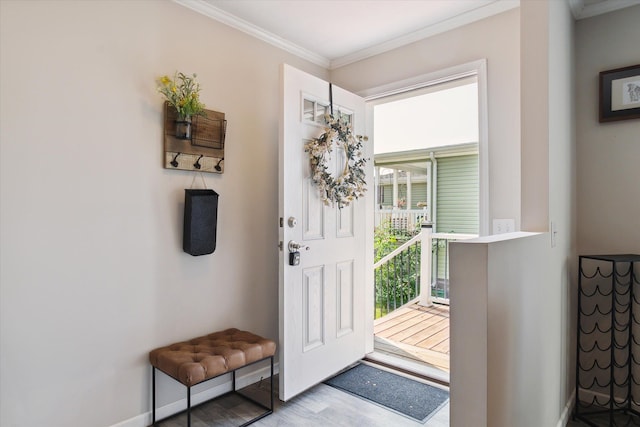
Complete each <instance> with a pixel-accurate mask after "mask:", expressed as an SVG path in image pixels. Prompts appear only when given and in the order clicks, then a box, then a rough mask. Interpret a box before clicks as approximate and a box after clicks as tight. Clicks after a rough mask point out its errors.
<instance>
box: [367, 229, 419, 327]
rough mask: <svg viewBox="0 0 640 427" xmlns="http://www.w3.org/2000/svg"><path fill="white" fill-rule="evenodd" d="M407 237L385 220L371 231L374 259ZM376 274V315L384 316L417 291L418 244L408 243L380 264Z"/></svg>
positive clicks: (376, 260)
mask: <svg viewBox="0 0 640 427" xmlns="http://www.w3.org/2000/svg"><path fill="white" fill-rule="evenodd" d="M406 239H407V236H406V235H405V233H400V234H399V233H398V231H397V230H395V229H394V228H393V227H392V226H391V221H389V220H387V221H385V222H383V223H382V224H380V226H378V227H377V228H376V230H375V233H374V262H378V261H379V260H381V259H382V258H384V257H385V256H386V255H388V254H390V253H391V252H393V251H394V250H395V249H396V248H398V247H399V246H400V245H402V244H403V243H404V242H405V241H406ZM374 274H375V318H376V319H377V318H379V317H382V316H384V315H385V314H387V313H389V312H391V311H393V310H394V309H396V308H398V307H400V306H402V305H403V304H406V303H407V302H409V301H411V300H412V299H414V298H416V297H417V296H418V294H419V291H420V289H419V287H420V243H419V242H418V243H416V244H413V245H411V246H409V247H408V248H407V249H406V250H405V251H403V252H402V253H401V254H399V255H398V256H396V257H395V258H393V259H392V260H390V261H389V262H387V263H385V264H383V265H381V266H380V267H378V268H377V269H376V271H375V272H374Z"/></svg>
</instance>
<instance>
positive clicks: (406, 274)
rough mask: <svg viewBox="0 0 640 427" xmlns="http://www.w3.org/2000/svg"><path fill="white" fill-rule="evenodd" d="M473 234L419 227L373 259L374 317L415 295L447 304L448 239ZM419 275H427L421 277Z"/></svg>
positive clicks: (422, 300)
mask: <svg viewBox="0 0 640 427" xmlns="http://www.w3.org/2000/svg"><path fill="white" fill-rule="evenodd" d="M474 237H477V235H474V234H456V233H432V232H431V228H430V226H428V227H423V228H422V229H421V231H420V232H419V233H418V234H417V235H416V236H414V237H412V238H411V239H410V240H408V241H407V242H405V243H404V244H402V245H401V246H399V247H398V248H397V249H395V250H394V251H393V252H391V253H389V254H388V255H386V256H384V257H383V258H381V259H380V260H379V261H378V262H376V263H375V264H374V266H373V267H374V278H375V317H376V318H378V317H382V316H384V315H386V314H388V313H390V312H392V311H393V310H395V309H396V308H399V307H401V306H402V305H404V304H406V303H408V302H409V301H412V300H414V299H416V298H419V303H420V304H422V305H430V304H431V303H432V302H438V303H443V304H449V242H452V241H455V240H464V239H472V238H474ZM426 248H428V249H426ZM423 249H426V250H423ZM428 254H431V256H429V255H428ZM423 255H424V256H423ZM423 277H429V278H430V279H429V280H422V278H423Z"/></svg>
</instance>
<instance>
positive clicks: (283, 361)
mask: <svg viewBox="0 0 640 427" xmlns="http://www.w3.org/2000/svg"><path fill="white" fill-rule="evenodd" d="M281 92H282V99H281V103H282V104H281V110H280V138H279V139H280V153H279V163H280V164H279V166H280V176H279V190H280V194H279V201H280V204H279V206H280V212H279V214H280V218H281V219H280V241H281V242H282V250H281V252H280V287H279V315H280V319H279V321H280V328H279V335H280V360H279V363H280V365H279V371H280V374H279V375H280V399H281V400H285V401H286V400H288V399H290V398H291V397H293V396H295V395H297V394H299V393H300V392H302V391H304V390H306V389H308V388H309V387H311V386H313V385H315V384H317V383H319V382H321V381H322V380H324V379H326V378H327V377H329V376H331V375H333V374H334V373H336V372H338V371H340V370H342V369H343V368H345V367H347V366H349V365H350V364H352V363H353V362H356V361H357V360H359V359H361V358H362V357H363V356H364V354H365V343H366V334H365V332H366V329H367V328H366V325H365V323H366V319H368V318H369V317H370V318H371V319H372V314H371V316H368V314H369V312H371V313H373V305H370V306H369V307H367V304H366V303H365V295H366V288H365V285H366V281H367V277H368V276H369V275H368V274H367V271H366V268H367V264H368V263H369V259H370V257H368V256H367V255H366V236H365V232H366V226H365V223H369V221H368V220H366V219H365V218H366V217H367V215H366V206H365V205H366V204H367V203H368V202H369V201H371V200H372V196H371V195H369V196H367V197H364V198H360V199H359V200H357V201H355V202H352V203H351V204H350V205H349V206H347V207H344V208H342V209H338V207H337V206H325V205H324V204H323V202H322V199H321V198H320V197H319V193H318V189H317V187H316V185H315V184H314V183H313V181H312V180H311V172H310V166H309V157H308V153H306V152H305V151H304V145H305V143H307V142H309V141H311V140H312V139H313V138H316V137H318V136H320V135H321V134H322V133H323V132H324V118H323V115H324V113H325V112H329V109H330V102H329V84H328V83H327V82H325V81H323V80H321V79H318V78H317V77H314V76H312V75H310V74H307V73H304V72H302V71H300V70H297V69H295V68H293V67H290V66H288V65H285V64H283V65H282V68H281ZM333 108H334V113H335V114H338V112H340V113H341V114H346V115H349V116H350V118H351V123H352V124H353V126H354V127H353V131H354V133H355V134H360V135H362V134H364V130H365V125H364V118H365V113H364V108H365V107H364V100H363V99H362V98H360V97H358V96H356V95H354V94H352V93H349V92H347V91H345V90H343V89H340V88H338V87H335V86H334V87H333ZM372 153H373V150H370V149H369V147H365V156H368V157H370V158H371V160H372V158H373V154H372ZM332 156H333V158H332V159H331V161H330V162H329V165H330V168H331V169H330V170H334V171H336V174H337V173H338V172H339V171H342V168H343V166H344V160H345V157H344V151H342V150H340V149H334V150H333V153H332ZM370 163H372V161H369V162H368V163H367V169H366V171H367V181H368V183H369V184H370V182H369V181H370V180H371V178H370V177H372V175H371V171H372V166H371V165H370ZM370 193H371V192H370ZM371 211H372V210H371ZM371 223H372V221H371ZM289 242H295V243H298V244H299V245H301V246H302V247H301V248H300V249H299V252H300V261H299V264H298V265H290V255H289V254H290V251H289V248H288V244H289ZM371 286H373V285H372V284H371Z"/></svg>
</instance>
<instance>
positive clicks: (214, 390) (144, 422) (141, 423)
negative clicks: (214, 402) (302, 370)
mask: <svg viewBox="0 0 640 427" xmlns="http://www.w3.org/2000/svg"><path fill="white" fill-rule="evenodd" d="M247 369H248V368H247ZM269 370H270V366H265V367H263V368H259V369H256V370H255V371H251V372H248V373H246V374H243V375H237V376H236V387H237V388H238V389H241V388H243V387H246V386H248V385H251V384H253V383H256V382H258V381H260V380H261V379H262V378H268V377H269ZM278 372H279V365H278V363H275V362H274V364H273V375H276V374H277V373H278ZM231 389H232V384H231V379H230V378H229V380H228V381H226V382H224V383H222V384H218V385H216V386H214V387H211V388H208V389H206V390H203V391H201V392H199V393H196V394H192V395H191V406H195V405H197V404H199V403H202V402H206V401H207V400H211V399H213V398H215V397H218V396H221V395H223V394H225V393H228V392H229V391H231ZM185 409H187V398H186V397H185V398H184V399H180V400H178V401H176V402H172V403H169V404H168V405H165V406H161V407H159V408H156V418H157V419H158V420H161V419H163V418H166V417H169V416H171V415H173V414H177V413H178V412H181V411H184V410H185ZM151 418H152V412H151V411H149V412H145V413H144V414H140V415H137V416H135V417H133V418H129V419H128V420H124V421H121V422H119V423H117V424H113V425H112V426H110V427H147V426H149V425H150V424H151Z"/></svg>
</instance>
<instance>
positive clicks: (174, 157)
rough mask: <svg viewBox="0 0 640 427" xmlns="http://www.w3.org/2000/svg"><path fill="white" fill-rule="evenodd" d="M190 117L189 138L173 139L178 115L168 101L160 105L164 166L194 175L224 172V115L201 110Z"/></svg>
mask: <svg viewBox="0 0 640 427" xmlns="http://www.w3.org/2000/svg"><path fill="white" fill-rule="evenodd" d="M204 112H205V115H203V116H194V117H192V121H191V137H190V138H189V139H183V138H178V137H176V120H177V119H178V112H177V111H176V109H175V108H173V107H172V106H171V105H170V104H169V103H168V102H165V104H164V167H165V168H166V169H180V170H188V171H197V172H211V173H223V172H224V143H225V136H226V132H227V121H226V120H225V116H224V113H221V112H219V111H213V110H204Z"/></svg>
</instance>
